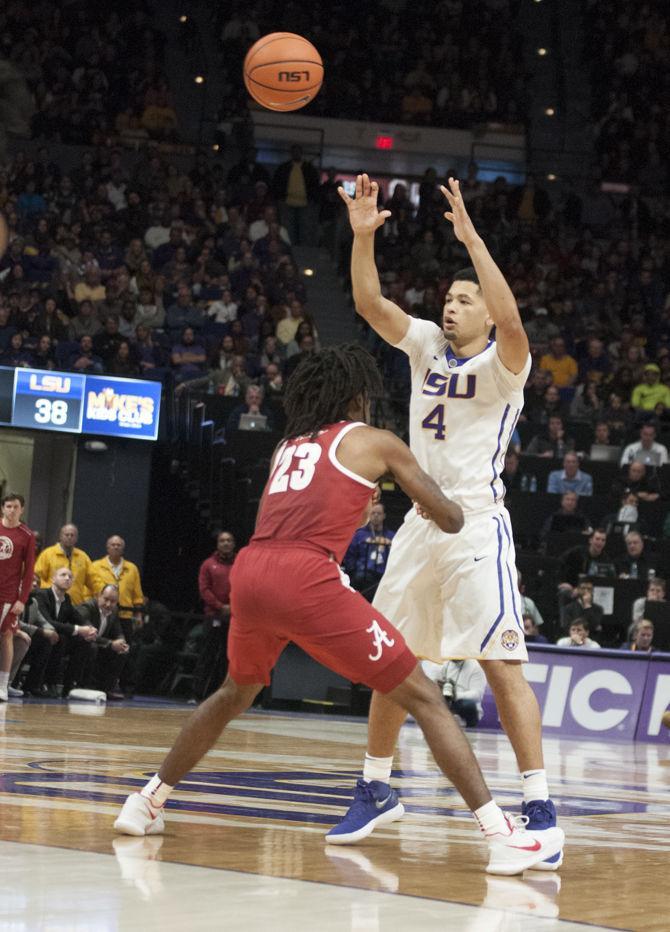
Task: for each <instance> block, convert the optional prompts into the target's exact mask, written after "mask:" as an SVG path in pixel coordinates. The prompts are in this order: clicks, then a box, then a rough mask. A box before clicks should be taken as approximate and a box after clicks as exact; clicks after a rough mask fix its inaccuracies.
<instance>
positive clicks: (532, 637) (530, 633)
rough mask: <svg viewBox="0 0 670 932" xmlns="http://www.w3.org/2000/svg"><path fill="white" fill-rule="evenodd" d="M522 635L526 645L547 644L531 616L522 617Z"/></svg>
mask: <svg viewBox="0 0 670 932" xmlns="http://www.w3.org/2000/svg"><path fill="white" fill-rule="evenodd" d="M523 633H524V640H525V641H526V644H548V643H549V641H548V640H547V638H546V637H545V636H544V635H543V634H540V629H539V628H538V626H537V624H536V623H535V619H534V618H533V616H532V615H524V616H523Z"/></svg>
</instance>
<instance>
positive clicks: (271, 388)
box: [261, 362, 285, 398]
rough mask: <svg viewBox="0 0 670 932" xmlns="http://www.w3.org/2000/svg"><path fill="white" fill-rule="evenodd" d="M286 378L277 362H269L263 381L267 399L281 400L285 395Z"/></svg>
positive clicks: (262, 384)
mask: <svg viewBox="0 0 670 932" xmlns="http://www.w3.org/2000/svg"><path fill="white" fill-rule="evenodd" d="M284 386H285V382H284V376H283V375H282V371H281V369H280V368H279V366H278V365H277V363H275V362H269V363H268V364H267V366H266V367H265V372H264V373H263V377H262V379H261V388H262V389H263V391H264V392H265V397H266V398H281V397H282V395H283V394H284Z"/></svg>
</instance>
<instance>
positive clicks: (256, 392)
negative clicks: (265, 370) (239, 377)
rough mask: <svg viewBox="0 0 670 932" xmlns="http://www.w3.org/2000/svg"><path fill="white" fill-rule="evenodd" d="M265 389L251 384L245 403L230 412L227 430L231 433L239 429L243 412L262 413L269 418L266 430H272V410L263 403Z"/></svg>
mask: <svg viewBox="0 0 670 932" xmlns="http://www.w3.org/2000/svg"><path fill="white" fill-rule="evenodd" d="M263 397H264V396H263V389H262V388H261V387H260V385H249V386H248V387H247V390H246V391H245V393H244V404H243V405H238V406H237V407H236V408H233V410H232V411H231V412H230V416H229V417H228V421H227V422H226V431H227V432H228V433H231V432H232V431H234V430H239V427H240V418H241V417H242V415H243V414H252V415H256V416H258V415H262V416H263V417H265V418H267V421H266V430H272V427H273V421H272V412H271V411H269V410H268V409H267V408H266V407H265V406H264V405H263Z"/></svg>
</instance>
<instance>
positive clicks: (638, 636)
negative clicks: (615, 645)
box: [622, 618, 654, 654]
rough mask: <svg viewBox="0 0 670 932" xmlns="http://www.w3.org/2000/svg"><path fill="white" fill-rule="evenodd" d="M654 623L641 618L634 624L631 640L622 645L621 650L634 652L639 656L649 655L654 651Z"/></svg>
mask: <svg viewBox="0 0 670 932" xmlns="http://www.w3.org/2000/svg"><path fill="white" fill-rule="evenodd" d="M653 642H654V622H653V621H649V619H648V618H641V619H640V621H637V622H635V624H634V625H633V630H632V632H631V640H630V641H629V643H628V644H624V645H623V648H622V650H634V651H637V653H640V654H650V653H651V652H652V651H653V650H654V643H653Z"/></svg>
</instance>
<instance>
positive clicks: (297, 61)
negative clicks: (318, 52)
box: [248, 58, 323, 73]
mask: <svg viewBox="0 0 670 932" xmlns="http://www.w3.org/2000/svg"><path fill="white" fill-rule="evenodd" d="M271 65H316V67H317V68H323V62H320V61H314V60H313V59H311V58H284V59H280V61H264V62H263V64H262V65H254V67H253V68H249V69H248V71H249V73H251V72H252V71H255V70H256V68H269V67H270V66H271Z"/></svg>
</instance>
